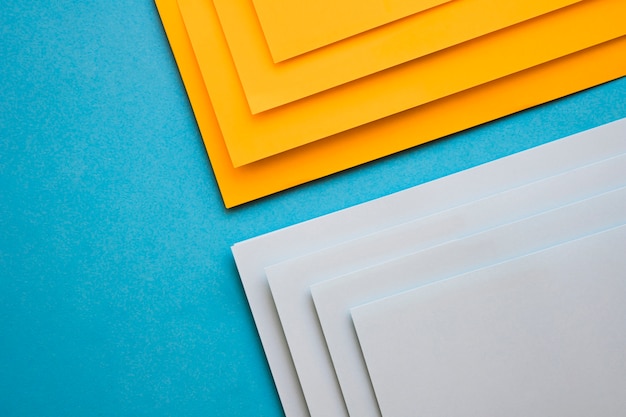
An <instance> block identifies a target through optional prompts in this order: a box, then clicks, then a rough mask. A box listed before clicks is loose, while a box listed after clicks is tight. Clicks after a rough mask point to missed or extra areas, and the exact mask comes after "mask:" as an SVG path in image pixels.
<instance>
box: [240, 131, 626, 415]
mask: <svg viewBox="0 0 626 417" xmlns="http://www.w3.org/2000/svg"><path fill="white" fill-rule="evenodd" d="M625 133H626V120H621V121H618V122H614V123H610V124H608V125H605V126H602V127H599V128H596V129H592V130H590V131H588V132H585V133H583V134H578V135H574V136H571V137H568V138H566V139H563V140H559V141H556V142H551V143H548V144H546V145H543V146H540V147H537V148H533V149H530V150H528V151H525V152H521V153H518V154H515V155H512V156H509V157H506V158H502V159H500V160H497V161H493V162H490V163H488V164H484V165H481V166H478V167H476V168H472V169H470V170H467V171H463V172H461V173H458V174H454V175H450V176H447V177H444V178H441V179H439V180H436V181H432V182H429V183H426V184H423V185H420V186H418V187H414V188H411V189H408V190H406V191H402V192H399V193H396V194H392V195H390V196H388V197H384V198H380V199H377V200H373V201H370V202H368V203H366V204H361V205H358V206H355V207H352V208H350V209H346V210H343V211H339V212H337V213H333V214H332V215H327V216H324V217H320V218H317V219H314V220H311V221H309V222H305V223H301V224H298V225H295V226H292V227H289V228H285V229H281V230H278V231H276V232H273V233H270V234H267V235H263V236H259V237H257V238H254V239H250V240H247V241H245V242H241V243H238V244H236V245H234V246H233V248H232V251H233V255H234V257H235V261H236V263H237V269H238V270H239V274H240V276H241V281H242V284H243V287H244V290H245V292H246V297H247V298H248V302H249V304H250V308H251V310H252V314H253V316H254V320H255V323H256V326H257V329H258V331H259V336H260V338H261V341H262V343H263V348H264V351H265V354H266V357H267V360H268V363H269V366H270V369H271V371H272V375H273V377H274V381H275V383H276V387H277V390H278V393H279V395H280V397H281V400H282V403H283V407H284V409H285V414H286V415H287V417H292V416H306V415H308V410H307V406H306V403H305V401H304V397H303V394H302V391H301V388H300V384H299V381H298V378H297V375H296V372H295V368H294V366H293V362H292V360H291V356H290V353H289V349H288V346H287V342H286V340H285V337H284V334H283V332H282V328H281V324H280V320H279V318H278V314H277V312H276V309H275V306H274V301H273V299H272V294H271V292H270V288H269V285H268V283H267V278H266V276H265V271H264V268H265V267H267V266H269V265H272V264H275V263H278V262H281V261H285V260H287V259H290V258H293V257H297V256H302V255H305V254H307V253H309V252H313V251H317V250H321V249H323V248H325V247H328V246H331V245H336V244H338V243H341V242H343V241H347V240H351V239H356V238H358V237H361V236H365V235H367V234H370V233H373V232H376V231H378V230H381V229H383V228H387V227H393V226H395V225H398V224H401V223H404V222H407V221H410V220H412V219H414V218H415V217H417V216H426V215H428V214H432V213H435V212H437V211H439V210H443V209H445V208H448V207H451V206H455V205H459V204H463V203H466V202H468V201H472V200H474V199H478V198H481V197H485V196H487V195H491V194H494V193H497V192H499V191H502V190H506V189H508V188H511V187H515V186H519V185H521V184H524V183H527V182H530V181H533V180H538V179H541V178H544V177H546V176H550V175H555V174H557V173H560V172H564V171H567V170H569V169H571V168H573V167H576V166H579V165H581V164H584V163H585V162H589V163H591V162H593V161H599V160H602V159H605V158H608V157H610V156H611V155H614V154H616V153H620V152H624V150H626V149H625V148H626V142H624V140H623V138H624V134H625Z"/></svg>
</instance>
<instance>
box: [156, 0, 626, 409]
mask: <svg viewBox="0 0 626 417" xmlns="http://www.w3.org/2000/svg"><path fill="white" fill-rule="evenodd" d="M156 4H157V7H158V10H159V13H160V15H161V17H162V21H163V23H164V27H165V29H166V32H167V35H168V38H169V41H170V44H171V46H172V50H173V52H174V55H175V58H176V61H177V63H178V66H179V69H180V72H181V75H182V78H183V81H184V83H185V86H186V89H187V92H188V95H189V98H190V101H191V104H192V107H193V109H194V113H195V116H196V119H197V121H198V125H199V127H200V131H201V134H202V137H203V139H204V142H205V144H206V148H207V151H208V154H209V157H210V159H211V163H212V166H213V169H214V171H215V176H216V179H217V182H218V184H219V187H220V190H221V193H222V196H223V199H224V202H225V205H226V206H227V207H232V206H235V205H239V204H243V203H246V202H249V201H251V200H254V199H257V198H260V197H263V196H267V195H269V194H272V193H275V192H278V191H281V190H284V189H286V188H289V187H293V186H296V185H299V184H302V183H304V182H307V181H311V180H314V179H318V178H320V177H323V176H326V175H330V174H333V173H336V172H338V171H341V170H344V169H347V168H350V167H354V166H356V165H359V164H363V163H366V162H370V161H373V160H375V159H377V158H381V157H384V156H387V155H390V154H392V153H395V152H398V151H401V150H404V149H407V148H411V147H414V146H417V145H420V144H422V143H425V142H427V141H431V140H435V139H438V138H441V137H443V136H446V135H449V134H452V133H455V132H458V131H461V130H463V129H467V128H470V127H473V126H476V125H478V124H481V123H485V122H487V121H491V120H493V119H496V118H500V117H503V116H506V115H509V114H511V113H514V112H517V111H520V110H523V109H526V108H529V107H532V106H535V105H538V104H541V103H545V102H547V101H550V100H554V99H556V98H559V97H562V96H565V95H567V94H571V93H574V92H577V91H580V90H582V89H586V88H589V87H592V86H595V85H598V84H600V83H604V82H607V81H610V80H613V79H616V78H619V77H622V76H624V75H625V74H626V37H624V34H625V33H626V25H625V24H624V22H626V2H624V1H623V0H512V1H508V2H493V1H487V0H385V1H383V0H333V1H331V0H316V1H312V0H298V1H295V0H156ZM502 140H506V138H503V139H502ZM624 174H626V121H620V122H616V123H613V124H610V125H607V126H604V127H602V128H599V129H597V130H593V131H590V132H586V133H584V134H580V135H577V136H575V137H570V138H567V139H564V140H562V141H559V142H555V143H552V144H550V145H545V146H542V147H540V148H536V149H533V150H530V151H527V152H524V153H521V154H517V155H514V156H511V157H508V158H505V159H502V160H500V161H496V162H493V163H490V164H487V165H484V166H480V167H477V168H474V169H471V170H469V171H466V172H462V173H458V174H455V175H453V176H450V177H447V178H444V179H441V180H438V181H434V182H432V183H430V184H426V185H423V186H420V187H417V188H415V189H411V190H407V191H405V192H402V193H399V194H396V195H392V196H389V197H385V198H383V199H380V200H376V201H372V202H369V203H366V204H364V205H362V206H357V207H354V208H351V209H348V210H345V211H343V212H339V213H336V214H332V215H329V216H326V217H323V218H320V219H316V220H313V221H310V222H307V223H304V224H300V225H296V226H294V227H291V228H288V229H285V230H280V231H277V232H274V233H271V234H269V235H265V236H261V237H258V238H255V239H252V240H249V241H246V242H242V243H239V244H237V245H235V246H234V247H233V253H234V256H235V259H236V262H237V266H238V268H239V272H240V275H241V279H242V282H243V284H244V288H245V291H246V295H247V297H248V301H249V303H250V307H251V310H252V312H253V315H254V319H255V321H256V325H257V328H258V331H259V335H260V337H261V340H262V342H263V346H264V349H265V352H266V355H267V359H268V362H269V365H270V368H271V371H272V374H273V376H274V380H275V383H276V387H277V390H278V393H279V395H280V398H281V401H282V404H283V408H284V411H285V414H286V416H287V417H298V416H312V417H333V416H351V417H368V416H372V417H379V416H384V417H392V416H417V415H429V416H446V417H450V416H461V415H462V416H467V415H475V416H489V415H494V416H495V415H497V416H500V415H507V416H511V415H520V416H521V415H581V416H583V415H584V416H587V415H618V414H620V413H622V412H623V410H624V409H626V400H624V398H626V396H624V395H623V393H624V392H626V354H625V353H624V352H626V332H625V331H624V329H626V321H625V319H624V317H626V314H625V313H626V311H625V310H626V307H624V306H626V280H625V279H623V277H625V276H626V263H625V261H624V257H623V256H621V252H622V251H623V248H624V246H625V245H624V244H625V243H626V226H624V224H626V188H625V187H626V175H624Z"/></svg>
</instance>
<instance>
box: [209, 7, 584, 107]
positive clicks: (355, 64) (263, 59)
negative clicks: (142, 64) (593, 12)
mask: <svg viewBox="0 0 626 417" xmlns="http://www.w3.org/2000/svg"><path fill="white" fill-rule="evenodd" d="M579 1H580V0H510V1H493V0H462V1H460V0H459V1H453V2H451V3H447V4H445V5H443V6H440V7H436V8H433V9H430V10H427V11H425V12H423V13H419V14H416V15H413V16H410V17H407V18H405V19H402V20H399V21H396V22H393V23H390V24H388V25H385V26H382V27H379V28H377V29H375V30H371V31H369V32H367V33H364V34H362V35H360V36H355V37H352V38H349V39H346V40H344V41H341V42H337V43H334V44H332V45H329V46H327V47H324V48H321V49H318V50H315V51H313V52H310V53H308V54H305V55H302V56H299V57H297V58H294V59H290V60H288V61H285V62H282V63H280V64H279V65H276V64H274V63H273V62H272V58H271V56H270V53H269V51H268V50H267V47H266V46H265V39H264V38H263V33H262V30H261V27H260V25H259V23H258V20H257V18H256V15H255V13H254V7H253V5H252V0H213V3H214V5H215V8H216V10H217V14H218V17H219V19H220V22H221V24H222V28H223V30H224V34H225V36H226V40H227V42H228V46H229V49H230V52H231V55H232V58H233V61H234V63H235V66H236V68H237V72H238V73H239V79H240V81H241V85H242V87H243V90H244V92H245V94H246V99H247V101H248V105H249V107H250V111H251V112H252V113H253V114H256V113H260V112H262V111H266V110H269V109H273V108H275V107H278V106H281V105H284V104H287V103H291V102H293V101H296V100H299V99H301V98H304V97H308V96H310V95H313V94H316V93H319V92H320V91H325V90H328V89H330V88H332V87H336V86H338V85H341V84H344V83H347V82H350V81H354V80H356V79H359V78H362V77H365V76H368V75H371V74H374V73H376V72H379V71H382V70H385V69H387V68H391V67H393V66H396V65H399V64H402V63H404V62H408V61H411V60H413V59H416V58H420V57H422V56H425V55H428V54H430V53H433V52H436V51H440V50H442V49H445V48H448V47H450V46H453V45H457V44H459V43H461V42H465V41H467V40H470V39H474V38H477V37H479V36H482V35H485V34H488V33H491V32H494V31H496V30H499V29H502V28H505V27H508V26H512V25H514V24H517V23H520V22H523V21H525V20H528V19H531V18H534V17H537V16H540V15H543V14H545V13H549V12H552V11H554V10H558V9H560V8H562V7H565V6H568V5H571V4H574V3H577V2H579ZM295 3H297V2H295Z"/></svg>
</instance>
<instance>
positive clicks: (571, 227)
mask: <svg viewBox="0 0 626 417" xmlns="http://www.w3.org/2000/svg"><path fill="white" fill-rule="evenodd" d="M622 175H623V174H622ZM625 209H626V189H624V188H622V189H620V190H618V191H615V192H609V193H607V194H604V195H601V196H596V197H593V198H590V199H588V200H584V201H582V202H576V203H573V204H571V205H568V206H564V207H559V208H557V209H554V210H552V211H548V212H543V213H540V214H537V215H535V216H534V217H530V218H526V219H523V220H520V221H517V222H515V223H510V224H507V225H504V226H500V227H497V228H494V229H489V230H487V231H485V232H480V233H478V234H475V235H470V236H468V237H464V238H461V239H453V240H451V241H450V242H446V243H444V244H441V245H438V246H435V247H432V248H429V249H426V250H423V251H420V252H417V253H414V254H411V255H407V256H406V257H404V258H399V259H398V258H396V259H394V260H391V261H389V262H388V263H385V264H382V265H378V266H373V267H371V268H369V269H365V270H361V271H358V272H354V273H349V274H347V275H344V276H342V277H339V278H336V279H330V280H326V281H321V282H320V283H318V284H314V285H313V286H311V294H312V296H313V300H314V302H315V308H316V310H317V316H318V317H319V322H320V324H321V326H322V329H323V338H322V342H323V341H324V340H325V341H326V346H327V347H328V350H329V352H330V356H331V357H332V361H333V365H334V369H335V371H336V375H337V378H338V379H339V381H340V383H341V389H342V392H343V395H344V398H345V400H346V403H347V404H348V408H349V409H350V410H354V412H351V415H354V416H357V415H363V416H368V415H369V416H380V411H379V408H378V405H377V402H376V397H375V395H374V391H373V388H372V385H371V382H370V378H369V375H368V373H367V368H366V366H365V362H364V361H363V356H362V354H361V350H360V346H359V343H358V339H357V337H356V333H355V332H354V327H353V325H352V319H351V316H350V312H349V310H350V308H352V307H356V306H358V305H360V304H364V303H367V302H371V301H374V300H376V299H378V298H381V297H386V296H390V295H393V294H395V293H398V292H401V291H406V290H409V289H411V288H414V287H417V286H419V285H420V284H422V283H424V282H432V281H434V280H437V279H442V278H445V277H448V276H451V275H455V274H459V273H462V272H466V271H468V270H472V269H476V268H479V267H482V266H484V265H489V264H491V263H496V262H500V261H504V260H506V259H508V258H512V257H515V256H519V255H521V254H524V253H529V252H532V251H535V250H538V249H542V248H544V247H547V246H550V245H553V244H556V243H560V242H564V241H567V240H570V239H575V238H577V237H580V236H584V235H586V234H589V233H593V232H596V231H598V230H602V229H605V228H609V227H613V226H616V225H618V224H621V223H626V210H625ZM476 226H480V224H477V225H476ZM398 237H399V238H400V239H402V236H398ZM415 240H416V239H415V237H413V241H415ZM383 245H384V242H381V247H382V246H383ZM407 246H409V247H415V244H414V243H413V242H409V243H408V244H407ZM338 249H339V248H338ZM379 249H380V248H379ZM398 253H400V252H398ZM364 256H366V255H365V254H364ZM379 259H380V258H379ZM318 337H319V336H318ZM350 404H353V406H352V407H351V406H350Z"/></svg>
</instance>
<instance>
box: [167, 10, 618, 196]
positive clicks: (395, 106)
mask: <svg viewBox="0 0 626 417" xmlns="http://www.w3.org/2000/svg"><path fill="white" fill-rule="evenodd" d="M156 3H157V6H158V9H159V12H160V15H161V17H162V21H163V23H164V26H165V29H166V32H167V35H168V38H169V40H170V44H171V46H172V50H173V52H174V55H175V57H176V60H177V62H178V65H179V68H180V72H181V74H182V77H183V81H184V83H185V86H186V88H187V92H188V95H189V98H190V101H191V104H192V106H193V109H194V112H195V115H196V118H197V121H198V125H199V127H200V130H201V133H202V136H203V138H204V141H205V144H206V148H207V150H208V154H209V156H210V159H211V163H212V165H213V169H214V171H215V176H216V178H217V181H218V184H219V187H220V190H221V193H222V196H223V199H224V202H225V204H226V206H227V207H232V206H235V205H238V204H242V203H245V202H248V201H251V200H253V199H256V198H260V197H263V196H266V195H268V194H271V193H275V192H278V191H281V190H284V189H286V188H289V187H292V186H295V185H298V184H302V183H304V182H307V181H311V180H314V179H317V178H320V177H323V176H326V175H330V174H333V173H336V172H338V171H341V170H344V169H347V168H350V167H353V166H356V165H358V164H362V163H365V162H369V161H372V160H374V159H377V158H380V157H383V156H387V155H389V154H391V153H394V152H397V151H400V150H404V149H407V148H410V147H414V146H416V145H419V144H421V143H424V142H427V141H430V140H434V139H437V138H440V137H442V136H445V135H448V134H451V133H454V132H458V131H460V130H463V129H467V128H469V127H472V126H475V125H477V124H481V123H484V122H487V121H490V120H493V119H496V118H499V117H502V116H505V115H508V114H511V113H513V112H516V111H519V110H522V109H525V108H528V107H531V106H535V105H537V104H541V103H544V102H546V101H549V100H553V99H556V98H559V97H562V96H564V95H567V94H570V93H573V92H576V91H579V90H581V89H585V88H588V87H591V86H594V85H597V84H599V83H603V82H606V81H609V80H612V79H615V78H618V77H621V76H623V75H624V74H625V73H626V53H625V52H626V39H625V38H624V37H623V35H624V32H625V31H626V26H625V25H624V24H623V22H624V21H625V20H626V3H624V2H623V1H622V0H582V1H581V0H514V1H509V2H491V1H487V0H391V1H388V0H386V1H382V0H366V1H364V0H359V1H357V0H334V1H330V0H317V1H312V0H302V1H293V0H290V1H288V0H157V1H156Z"/></svg>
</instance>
